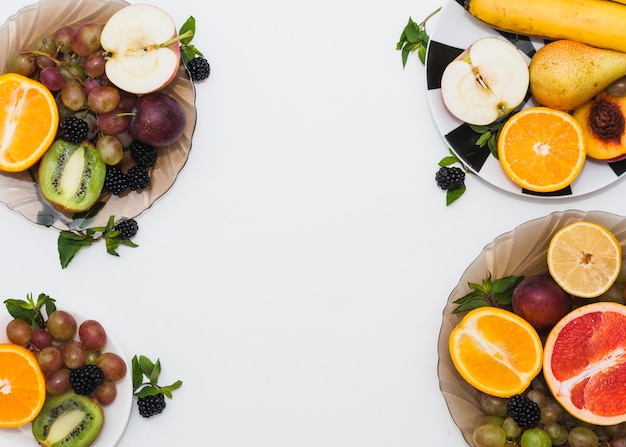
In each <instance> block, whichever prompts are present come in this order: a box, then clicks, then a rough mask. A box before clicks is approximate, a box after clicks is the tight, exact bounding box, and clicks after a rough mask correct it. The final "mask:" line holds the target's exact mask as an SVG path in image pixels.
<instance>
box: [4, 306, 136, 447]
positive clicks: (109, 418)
mask: <svg viewBox="0 0 626 447" xmlns="http://www.w3.org/2000/svg"><path fill="white" fill-rule="evenodd" d="M59 308H60V307H59ZM65 310H67V311H68V312H70V313H71V314H72V315H74V318H76V322H77V323H78V324H80V323H81V322H82V321H84V320H86V319H88V318H89V317H87V316H85V315H83V314H81V313H80V312H78V311H75V310H73V309H65ZM12 318H13V317H11V315H9V313H8V312H7V311H6V308H5V310H4V312H2V315H0V342H7V341H8V339H7V336H6V331H5V328H6V325H7V324H8V323H9V321H11V319H12ZM104 329H105V330H106V327H105V328H104ZM103 352H115V353H117V354H119V355H120V356H122V358H123V359H124V360H126V364H127V365H128V372H127V373H126V376H125V377H124V378H123V379H121V380H120V381H119V382H116V383H117V397H116V398H115V401H113V403H112V404H111V405H109V406H106V407H102V408H103V410H104V420H105V422H104V426H103V427H102V431H101V432H100V435H99V436H98V438H97V439H96V441H95V442H94V443H93V444H91V447H113V446H114V445H116V444H117V443H118V442H119V440H120V438H121V437H122V435H123V434H124V431H125V430H126V426H127V425H128V420H129V418H130V412H131V410H132V406H133V383H132V374H131V364H130V360H128V358H127V357H126V355H125V354H124V352H123V351H122V349H121V347H120V345H119V344H118V343H117V341H116V340H115V339H114V338H113V337H112V335H111V334H110V333H108V332H107V344H106V346H105V347H104V349H103ZM0 445H1V446H7V447H8V446H11V447H34V446H37V445H39V444H37V441H36V440H35V437H34V436H33V434H32V432H31V424H27V425H25V426H23V427H20V428H12V429H9V428H0Z"/></svg>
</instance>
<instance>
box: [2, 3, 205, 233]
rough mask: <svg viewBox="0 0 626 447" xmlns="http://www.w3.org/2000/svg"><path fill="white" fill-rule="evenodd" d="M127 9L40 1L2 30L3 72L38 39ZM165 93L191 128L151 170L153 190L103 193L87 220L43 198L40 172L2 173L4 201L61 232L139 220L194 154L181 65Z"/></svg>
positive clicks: (190, 106)
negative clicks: (112, 218)
mask: <svg viewBox="0 0 626 447" xmlns="http://www.w3.org/2000/svg"><path fill="white" fill-rule="evenodd" d="M127 5H128V3H127V2H125V1H123V0H80V1H76V0H40V1H39V2H37V3H35V4H33V5H29V6H26V7H24V8H22V9H20V10H19V11H18V12H17V13H16V14H15V15H13V16H12V17H10V18H9V19H8V20H7V21H6V22H5V23H4V24H3V25H2V26H1V27H0V67H2V68H1V69H2V71H3V72H5V71H6V60H7V57H8V55H10V54H12V53H14V52H16V51H19V50H21V49H24V48H28V45H30V44H31V43H32V42H34V41H35V40H36V39H37V38H39V37H41V36H44V35H48V34H51V33H53V32H54V31H55V30H56V29H57V28H59V27H60V26H61V25H74V24H78V23H81V22H84V21H86V20H96V21H98V22H100V23H104V22H105V21H106V20H107V19H108V18H109V17H111V15H113V13H114V12H116V11H117V10H119V9H121V8H122V7H124V6H127ZM163 92H165V93H167V94H169V95H171V96H172V97H174V98H175V99H177V100H178V101H179V102H180V104H181V105H182V106H183V109H184V110H185V113H186V114H187V126H186V128H185V130H184V133H183V135H182V136H181V138H180V139H179V140H178V141H177V142H176V143H174V144H172V145H171V146H168V147H164V148H160V149H159V157H158V159H157V163H156V165H155V166H154V167H152V168H150V169H151V170H152V171H151V174H150V176H151V184H150V186H149V187H148V188H146V189H144V190H141V191H130V192H126V193H124V194H122V195H120V196H119V197H118V196H113V195H111V194H108V193H106V194H105V193H103V195H102V197H101V201H102V202H103V203H104V206H103V207H102V208H101V209H99V211H98V212H97V213H96V214H95V215H94V216H89V217H88V218H84V217H80V216H79V215H72V214H67V213H62V212H60V211H58V210H56V209H54V208H53V207H52V206H51V205H50V204H49V203H48V202H47V201H46V200H45V199H43V198H42V197H41V194H40V192H39V187H38V186H37V183H36V181H35V179H36V172H37V171H36V167H35V168H32V169H30V170H28V171H24V172H21V173H16V174H11V173H0V202H3V203H5V204H6V205H7V206H8V207H9V208H10V209H12V210H15V211H17V212H19V213H21V214H22V215H23V216H24V217H26V218H27V219H28V220H30V221H31V222H34V223H36V224H40V225H45V226H51V227H55V228H58V229H59V230H67V229H76V228H86V227H90V226H102V225H105V224H106V223H107V221H108V219H109V216H111V215H114V216H115V217H116V221H117V220H120V219H125V218H134V217H137V216H138V215H139V214H141V213H142V212H143V211H145V210H146V209H148V208H149V207H150V206H152V204H153V203H154V202H155V201H156V200H157V199H158V198H160V197H161V196H163V194H165V193H166V192H167V191H168V190H169V189H170V188H171V187H172V185H173V184H174V181H175V180H176V177H177V176H178V173H179V172H180V170H181V169H182V168H183V166H184V165H185V163H186V162H187V157H188V154H189V151H190V150H191V138H192V135H193V132H194V129H195V125H196V108H195V89H194V85H193V83H192V82H191V81H190V80H189V78H188V76H187V74H186V72H185V68H184V67H182V66H181V68H180V69H179V71H178V74H177V76H176V78H175V80H174V81H173V82H172V83H171V84H170V85H168V86H167V87H166V88H165V89H164V90H163ZM126 152H128V151H126ZM125 163H126V164H127V165H129V164H130V160H125Z"/></svg>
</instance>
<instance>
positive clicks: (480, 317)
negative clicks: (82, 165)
mask: <svg viewBox="0 0 626 447" xmlns="http://www.w3.org/2000/svg"><path fill="white" fill-rule="evenodd" d="M449 349H450V356H451V358H452V363H453V364H454V366H455V368H456V369H457V371H458V372H459V374H460V375H461V376H462V377H463V378H464V379H465V380H466V381H467V382H468V383H469V384H470V385H472V386H473V387H474V388H476V389H478V390H479V391H482V392H484V393H487V394H490V395H492V396H498V397H511V396H513V395H515V394H519V393H521V392H523V391H524V390H525V389H526V388H528V386H529V385H530V382H531V381H532V380H533V379H534V378H535V377H536V376H537V374H539V372H540V371H541V363H542V361H543V357H542V356H543V347H542V345H541V340H540V338H539V335H538V334H537V332H536V331H535V329H534V328H533V327H532V326H531V325H530V323H528V322H527V321H526V320H524V319H523V318H522V317H520V316H518V315H516V314H514V313H513V312H509V311H507V310H504V309H501V308H497V307H491V306H485V307H478V308H476V309H473V310H471V311H469V312H468V313H467V314H466V315H465V317H463V319H462V320H461V321H460V322H459V324H458V325H457V326H456V327H455V328H454V329H453V330H452V332H451V333H450V340H449Z"/></svg>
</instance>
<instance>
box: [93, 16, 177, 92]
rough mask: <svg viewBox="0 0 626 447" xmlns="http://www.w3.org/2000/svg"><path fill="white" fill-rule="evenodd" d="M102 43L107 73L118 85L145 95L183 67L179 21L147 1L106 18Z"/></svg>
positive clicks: (160, 85)
mask: <svg viewBox="0 0 626 447" xmlns="http://www.w3.org/2000/svg"><path fill="white" fill-rule="evenodd" d="M100 43H101V45H102V48H103V50H104V51H105V53H106V63H105V73H106V75H107V77H108V78H109V80H110V81H111V82H112V83H113V84H114V85H115V86H117V87H118V88H120V89H122V90H125V91H127V92H129V93H135V94H144V93H150V92H153V91H156V90H159V89H161V88H163V87H165V86H166V85H168V84H169V83H170V82H171V81H172V80H173V79H174V78H175V77H176V73H177V72H178V68H179V66H180V43H179V36H178V31H177V29H176V23H175V22H174V19H173V18H172V17H171V16H170V15H169V14H168V13H167V12H165V11H164V10H162V9H161V8H158V7H156V6H152V5H147V4H133V5H129V6H125V7H123V8H122V9H120V10H119V11H117V12H116V13H115V14H113V15H112V16H111V18H109V20H107V22H106V23H105V25H104V27H103V29H102V34H101V35H100Z"/></svg>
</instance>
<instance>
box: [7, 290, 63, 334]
mask: <svg viewBox="0 0 626 447" xmlns="http://www.w3.org/2000/svg"><path fill="white" fill-rule="evenodd" d="M55 301H56V300H55V299H54V298H51V297H50V296H48V295H46V294H45V293H40V294H39V296H38V297H37V301H35V300H34V298H33V295H32V293H29V294H28V295H26V299H25V300H20V299H15V298H9V299H6V300H4V304H5V306H6V308H7V311H8V312H9V314H10V315H11V316H12V317H13V318H17V319H20V320H24V321H26V322H27V323H30V325H31V326H32V327H33V328H44V327H46V321H48V315H50V314H51V313H52V312H54V311H55V310H56V304H55Z"/></svg>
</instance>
